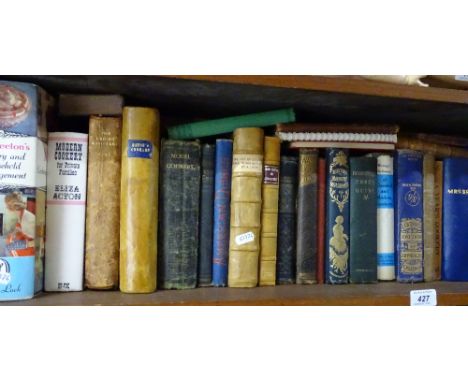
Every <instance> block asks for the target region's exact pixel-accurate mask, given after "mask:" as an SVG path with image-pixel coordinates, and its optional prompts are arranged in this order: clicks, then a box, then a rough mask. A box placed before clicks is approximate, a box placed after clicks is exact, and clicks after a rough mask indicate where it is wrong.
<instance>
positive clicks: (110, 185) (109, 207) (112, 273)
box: [85, 116, 122, 289]
mask: <svg viewBox="0 0 468 382" xmlns="http://www.w3.org/2000/svg"><path fill="white" fill-rule="evenodd" d="M88 139H89V150H88V190H87V197H86V244H85V245H86V247H85V286H86V287H87V288H89V289H114V288H118V286H119V256H120V166H121V157H122V151H121V150H122V149H121V146H122V129H121V119H120V118H113V117H99V116H91V118H90V119H89V137H88Z"/></svg>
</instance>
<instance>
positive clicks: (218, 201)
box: [212, 139, 232, 287]
mask: <svg viewBox="0 0 468 382" xmlns="http://www.w3.org/2000/svg"><path fill="white" fill-rule="evenodd" d="M231 174H232V140H231V139H217V140H216V159H215V173H214V178H215V183H214V211H213V274H212V279H213V281H212V283H213V285H214V286H217V287H222V286H226V285H227V271H228V260H229V259H228V256H229V228H230V220H231V215H230V213H231Z"/></svg>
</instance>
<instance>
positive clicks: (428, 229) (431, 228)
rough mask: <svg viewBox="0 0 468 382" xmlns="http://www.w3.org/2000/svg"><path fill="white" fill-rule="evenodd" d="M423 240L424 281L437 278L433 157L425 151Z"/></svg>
mask: <svg viewBox="0 0 468 382" xmlns="http://www.w3.org/2000/svg"><path fill="white" fill-rule="evenodd" d="M423 182H424V183H423V213H424V215H423V216H424V222H423V241H424V254H423V259H424V281H428V282H429V281H434V280H436V279H437V275H436V272H437V268H438V264H437V263H438V258H437V256H436V253H435V251H436V248H435V247H436V243H435V240H436V222H435V158H434V154H431V153H426V154H424V157H423Z"/></svg>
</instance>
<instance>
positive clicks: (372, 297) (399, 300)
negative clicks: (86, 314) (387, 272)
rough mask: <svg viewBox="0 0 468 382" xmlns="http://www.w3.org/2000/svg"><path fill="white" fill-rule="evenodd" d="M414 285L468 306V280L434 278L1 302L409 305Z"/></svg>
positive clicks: (73, 295)
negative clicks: (355, 283) (435, 280)
mask: <svg viewBox="0 0 468 382" xmlns="http://www.w3.org/2000/svg"><path fill="white" fill-rule="evenodd" d="M415 289H436V291H437V302H438V305H468V283H461V282H434V283H418V284H402V283H396V282H382V283H378V284H371V285H308V286H302V285H282V286H275V287H258V288H250V289H234V288H197V289H190V290H182V291H158V292H155V293H152V294H124V293H120V292H117V291H105V292H100V291H85V292H70V293H42V294H40V295H39V296H36V297H35V298H34V299H32V300H26V301H15V302H4V303H0V306H1V305H15V306H41V305H42V306H50V305H54V306H55V305H113V306H115V305H403V306H404V305H409V301H410V299H409V294H410V291H411V290H415Z"/></svg>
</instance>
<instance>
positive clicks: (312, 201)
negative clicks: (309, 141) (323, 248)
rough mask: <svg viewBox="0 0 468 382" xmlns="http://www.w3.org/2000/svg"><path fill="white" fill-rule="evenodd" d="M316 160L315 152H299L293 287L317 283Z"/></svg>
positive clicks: (311, 150)
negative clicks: (294, 285)
mask: <svg viewBox="0 0 468 382" xmlns="http://www.w3.org/2000/svg"><path fill="white" fill-rule="evenodd" d="M317 160H318V152H317V150H313V149H299V175H298V178H299V179H298V183H299V184H298V189H297V224H296V243H297V244H296V284H315V283H316V282H317V233H316V231H317Z"/></svg>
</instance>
